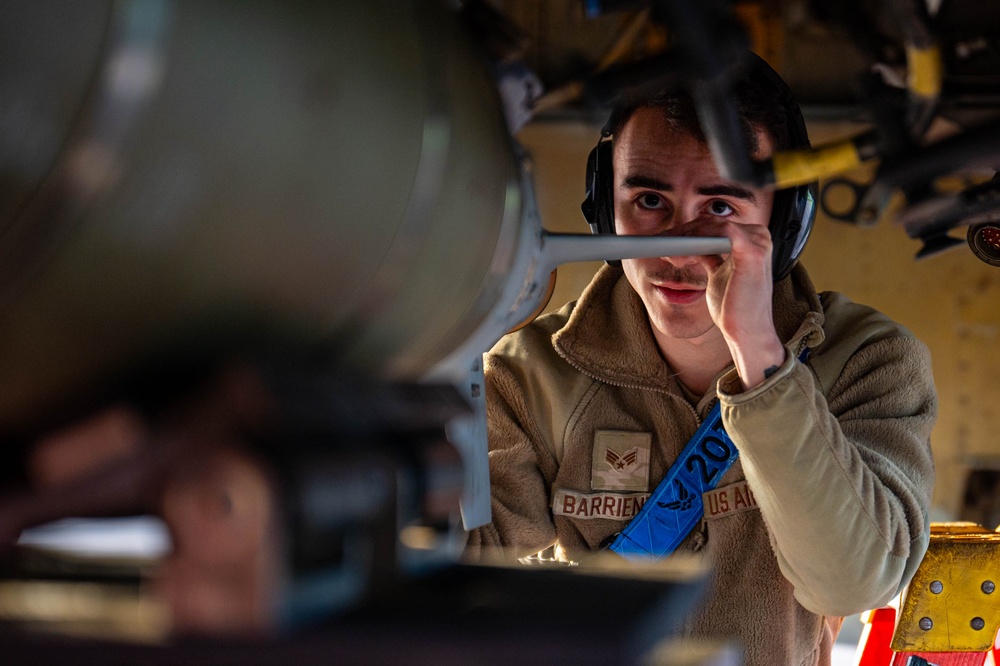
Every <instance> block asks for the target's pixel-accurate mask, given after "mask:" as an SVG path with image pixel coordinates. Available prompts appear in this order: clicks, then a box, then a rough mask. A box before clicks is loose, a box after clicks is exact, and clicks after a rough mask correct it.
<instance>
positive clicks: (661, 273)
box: [649, 265, 708, 287]
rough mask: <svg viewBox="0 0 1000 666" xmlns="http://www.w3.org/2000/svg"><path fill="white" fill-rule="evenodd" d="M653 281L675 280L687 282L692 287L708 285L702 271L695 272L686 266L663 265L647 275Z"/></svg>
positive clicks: (676, 281) (682, 282)
mask: <svg viewBox="0 0 1000 666" xmlns="http://www.w3.org/2000/svg"><path fill="white" fill-rule="evenodd" d="M649 277H650V278H651V279H652V281H653V282H675V283H681V284H689V285H691V286H692V287H705V286H707V285H708V276H707V275H705V274H703V273H696V272H695V271H694V270H692V269H691V268H688V267H678V266H669V265H668V266H664V267H663V268H660V269H659V270H658V271H656V272H655V273H652V274H650V275H649Z"/></svg>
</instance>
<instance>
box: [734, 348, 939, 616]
mask: <svg viewBox="0 0 1000 666" xmlns="http://www.w3.org/2000/svg"><path fill="white" fill-rule="evenodd" d="M930 368H931V366H930V357H929V352H928V350H927V348H926V347H925V346H924V345H923V344H922V343H921V342H919V341H918V340H916V339H915V338H913V337H910V336H908V335H905V334H901V335H898V336H892V337H884V338H882V339H879V340H877V341H875V342H872V343H870V344H866V345H864V346H861V347H860V348H858V349H857V351H855V352H853V353H852V354H851V355H850V356H849V358H847V360H846V363H845V364H844V366H843V370H842V372H841V373H840V374H839V377H837V378H836V380H835V381H833V384H832V387H831V389H830V390H829V392H828V396H829V398H827V397H824V394H823V391H822V390H821V388H820V386H819V384H818V381H817V378H816V376H815V375H814V374H813V372H812V371H810V369H809V368H808V367H806V366H805V365H804V364H802V363H801V362H799V361H798V360H797V359H796V358H795V354H794V353H791V351H790V352H789V354H788V358H787V359H786V361H785V363H784V364H783V366H782V367H781V368H779V370H778V372H776V373H775V374H774V375H773V376H772V377H770V378H769V379H768V380H766V381H765V382H764V383H763V384H761V385H760V386H757V387H754V388H752V389H750V390H748V391H746V392H742V393H740V392H738V391H739V383H738V378H734V377H733V375H732V374H730V375H727V376H726V377H724V378H723V380H722V381H721V382H720V384H719V395H720V401H721V403H722V413H723V419H724V422H725V425H726V430H727V431H728V432H729V434H730V436H731V437H732V438H733V441H734V442H735V443H736V445H737V448H738V449H739V451H740V457H741V460H742V464H743V469H744V473H745V474H746V478H747V481H748V482H749V484H750V487H751V489H752V490H753V493H754V497H755V498H756V500H757V504H758V506H759V507H760V510H761V512H762V514H763V518H764V521H765V523H766V524H767V527H768V530H769V533H770V537H771V541H772V546H773V548H774V552H775V555H776V557H777V560H778V564H779V566H780V568H781V571H782V573H783V574H784V576H785V578H787V579H788V580H789V581H790V582H791V583H792V584H793V585H794V587H795V597H796V599H798V601H799V603H801V604H802V606H804V607H805V608H807V609H808V610H810V611H813V612H815V613H819V614H824V615H850V614H853V613H857V612H860V611H863V610H866V609H870V608H877V607H879V606H882V605H884V604H885V603H886V602H888V601H889V600H890V599H891V598H892V597H894V596H895V595H896V594H897V593H898V591H899V590H900V588H901V587H902V586H903V585H905V584H906V583H907V582H909V579H910V578H911V577H912V575H913V573H914V571H915V570H916V567H917V565H918V564H919V563H920V560H921V559H922V557H923V554H924V552H925V551H926V549H927V544H928V540H929V533H930V526H929V522H928V512H929V505H930V499H931V490H932V486H933V477H934V470H933V461H932V457H931V450H930V433H931V428H932V427H933V424H934V421H935V418H936V412H937V400H936V395H935V391H934V384H933V379H932V376H931V369H930ZM734 379H735V381H734ZM729 391H731V392H729Z"/></svg>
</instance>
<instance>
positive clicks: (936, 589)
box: [892, 523, 1000, 652]
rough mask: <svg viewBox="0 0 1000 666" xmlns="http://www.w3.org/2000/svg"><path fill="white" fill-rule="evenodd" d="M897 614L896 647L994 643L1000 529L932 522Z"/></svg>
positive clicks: (974, 647) (998, 617)
mask: <svg viewBox="0 0 1000 666" xmlns="http://www.w3.org/2000/svg"><path fill="white" fill-rule="evenodd" d="M998 530H1000V528H998ZM897 617H898V620H897V622H896V631H895V633H894V634H893V637H892V649H893V650H894V651H896V652H985V651H986V650H989V649H990V648H992V647H993V639H994V637H995V636H996V635H997V630H998V629H1000V532H990V531H989V530H986V529H984V528H983V527H980V526H979V525H976V524H974V523H932V524H931V538H930V545H929V546H928V548H927V554H926V555H924V559H923V561H922V562H921V563H920V566H919V567H918V568H917V572H916V573H915V574H914V576H913V580H911V581H910V584H909V586H908V587H907V588H906V591H905V592H904V593H903V595H902V600H901V604H900V609H899V615H898V616H897Z"/></svg>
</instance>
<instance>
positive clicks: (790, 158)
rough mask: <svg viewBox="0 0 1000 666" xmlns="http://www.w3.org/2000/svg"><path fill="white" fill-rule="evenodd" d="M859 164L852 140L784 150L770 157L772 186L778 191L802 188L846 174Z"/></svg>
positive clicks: (859, 159)
mask: <svg viewBox="0 0 1000 666" xmlns="http://www.w3.org/2000/svg"><path fill="white" fill-rule="evenodd" d="M861 163H862V159H861V156H860V154H859V153H858V147H857V145H856V144H855V142H854V141H853V140H847V141H841V142H839V143H835V144H831V145H828V146H821V147H819V148H803V149H800V150H785V151H781V152H778V153H775V154H774V156H773V157H772V158H771V169H772V171H773V173H774V185H775V187H776V188H778V189H782V188H785V187H795V186H797V185H805V184H806V183H811V182H813V181H814V180H818V179H820V178H826V177H828V176H835V175H838V174H841V173H844V172H845V171H850V170H851V169H854V168H856V167H858V166H860V165H861Z"/></svg>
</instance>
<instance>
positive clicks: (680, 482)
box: [609, 402, 739, 559]
mask: <svg viewBox="0 0 1000 666" xmlns="http://www.w3.org/2000/svg"><path fill="white" fill-rule="evenodd" d="M738 457H739V451H738V450H737V449H736V445H735V444H733V440H731V439H730V438H729V435H728V434H726V430H725V428H724V427H723V425H722V410H721V409H720V408H719V403H718V402H716V403H715V407H713V408H712V411H711V412H709V414H708V418H706V419H705V421H704V423H702V424H701V427H699V428H698V430H697V432H695V434H694V436H693V437H692V438H691V440H690V441H689V442H688V443H687V444H686V445H685V446H684V450H682V451H681V453H680V455H679V456H678V457H677V460H676V461H675V462H674V464H673V465H671V467H670V469H669V470H667V475H666V476H665V477H663V480H662V481H661V482H660V484H659V485H658V486H656V490H654V491H653V493H652V494H651V495H650V496H649V499H648V500H646V503H645V504H643V506H642V509H640V510H639V513H637V514H636V516H635V518H633V519H632V520H631V521H630V522H629V524H628V525H626V526H625V529H623V530H622V531H621V533H619V534H618V536H617V537H616V538H615V540H614V541H613V542H612V543H611V545H610V546H609V548H610V549H611V550H613V551H614V552H616V553H618V554H619V555H621V556H623V557H627V558H634V559H639V558H648V557H650V556H652V557H664V556H665V555H669V554H670V553H672V552H673V551H674V550H675V549H676V548H677V546H678V545H680V543H681V541H683V540H684V537H686V536H687V535H688V533H690V532H691V530H692V529H694V526H695V525H697V524H698V522H699V521H700V520H701V517H702V516H703V515H704V513H705V507H704V504H703V501H702V497H701V494H702V493H704V492H706V491H708V490H711V489H712V488H714V487H715V486H716V484H718V482H719V479H721V478H722V475H723V474H725V473H726V470H728V469H729V468H730V467H731V466H732V464H733V463H734V462H736V458H738Z"/></svg>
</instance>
